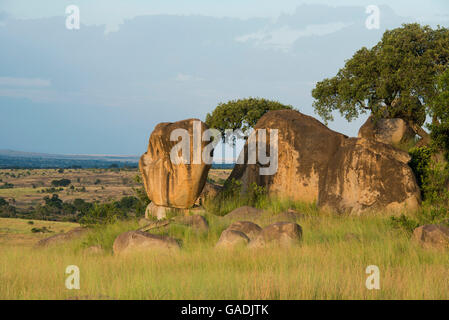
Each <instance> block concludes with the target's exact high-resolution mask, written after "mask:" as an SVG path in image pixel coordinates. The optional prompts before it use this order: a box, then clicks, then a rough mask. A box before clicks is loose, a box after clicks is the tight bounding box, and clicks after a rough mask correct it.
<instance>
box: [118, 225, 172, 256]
mask: <svg viewBox="0 0 449 320" xmlns="http://www.w3.org/2000/svg"><path fill="white" fill-rule="evenodd" d="M179 248H180V246H179V244H178V242H177V241H176V240H175V239H173V238H170V237H167V236H161V235H156V234H150V233H146V232H142V231H128V232H125V233H122V234H120V235H119V236H118V237H117V238H116V239H115V240H114V244H113V252H114V254H115V255H118V254H126V253H132V252H140V251H166V250H176V249H179Z"/></svg>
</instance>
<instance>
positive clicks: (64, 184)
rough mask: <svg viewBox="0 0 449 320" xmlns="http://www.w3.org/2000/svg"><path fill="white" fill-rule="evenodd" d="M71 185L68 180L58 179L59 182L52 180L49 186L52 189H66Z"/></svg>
mask: <svg viewBox="0 0 449 320" xmlns="http://www.w3.org/2000/svg"><path fill="white" fill-rule="evenodd" d="M71 183H72V181H70V180H69V179H60V180H53V181H52V182H51V185H52V186H54V187H67V186H68V185H69V184H71Z"/></svg>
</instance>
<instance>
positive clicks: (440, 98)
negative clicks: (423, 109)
mask: <svg viewBox="0 0 449 320" xmlns="http://www.w3.org/2000/svg"><path fill="white" fill-rule="evenodd" d="M436 91H437V94H436V96H435V98H434V99H433V101H432V108H431V110H432V118H433V119H434V121H433V122H432V124H431V125H430V126H429V128H430V130H431V136H432V141H433V142H434V146H436V147H437V148H439V149H442V150H444V151H445V152H446V157H448V158H449V69H448V70H446V72H444V73H443V74H442V75H441V76H440V77H439V79H438V81H437V84H436Z"/></svg>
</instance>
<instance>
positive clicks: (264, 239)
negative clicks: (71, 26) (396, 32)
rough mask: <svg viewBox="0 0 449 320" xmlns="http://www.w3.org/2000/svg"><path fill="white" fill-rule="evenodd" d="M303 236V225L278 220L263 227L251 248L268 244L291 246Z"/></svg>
mask: <svg viewBox="0 0 449 320" xmlns="http://www.w3.org/2000/svg"><path fill="white" fill-rule="evenodd" d="M301 238H302V229H301V226H300V225H299V224H297V223H293V222H276V223H273V224H270V225H269V226H267V227H265V228H263V229H262V231H261V233H260V234H259V235H258V236H257V238H256V239H254V241H252V242H251V243H250V247H251V248H260V247H265V246H267V245H273V244H275V245H279V246H281V247H290V246H292V245H295V244H298V243H299V241H300V240H301Z"/></svg>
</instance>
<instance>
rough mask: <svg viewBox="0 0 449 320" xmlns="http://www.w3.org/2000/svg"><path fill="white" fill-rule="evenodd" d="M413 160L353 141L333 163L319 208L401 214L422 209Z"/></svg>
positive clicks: (376, 144)
mask: <svg viewBox="0 0 449 320" xmlns="http://www.w3.org/2000/svg"><path fill="white" fill-rule="evenodd" d="M409 160H410V156H409V155H408V154H407V153H406V152H403V151H400V150H398V149H395V148H393V147H392V146H390V145H387V144H384V143H380V142H376V141H374V140H366V139H356V138H349V139H346V140H345V141H344V143H343V144H342V145H341V146H340V148H339V149H338V151H337V152H336V153H335V155H334V156H333V159H332V161H330V162H329V165H328V169H327V175H326V180H325V181H326V182H325V183H324V184H323V186H322V188H321V190H320V194H319V197H318V205H320V206H321V207H326V208H329V209H333V210H337V211H338V212H346V211H351V212H354V213H360V212H363V211H365V210H366V209H377V210H384V209H385V210H387V211H401V210H402V209H408V210H416V209H417V208H418V207H419V202H420V191H419V188H418V186H417V184H416V179H415V176H414V174H413V172H412V169H411V168H410V167H409V166H408V165H407V163H408V161H409Z"/></svg>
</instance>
